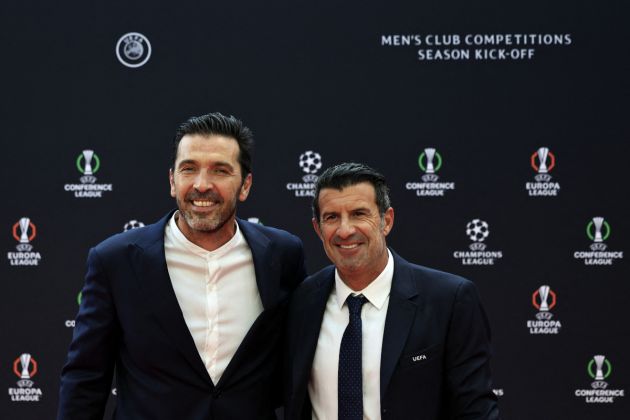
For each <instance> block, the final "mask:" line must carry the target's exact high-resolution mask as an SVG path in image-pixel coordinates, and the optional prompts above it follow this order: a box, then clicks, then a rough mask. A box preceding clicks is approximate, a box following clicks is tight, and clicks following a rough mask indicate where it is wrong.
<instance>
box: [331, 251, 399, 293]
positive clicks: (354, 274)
mask: <svg viewBox="0 0 630 420" xmlns="http://www.w3.org/2000/svg"><path fill="white" fill-rule="evenodd" d="M388 259H389V254H388V253H385V258H383V259H382V260H381V261H379V263H378V264H376V265H375V266H374V267H373V268H372V269H370V270H352V269H347V270H343V269H339V268H337V271H338V272H339V277H340V278H341V280H343V282H344V283H345V284H346V286H348V287H349V288H351V289H352V290H353V291H355V292H358V291H360V290H363V289H365V288H366V287H368V286H369V285H370V284H371V283H372V282H373V281H374V280H376V278H377V277H378V276H379V275H380V274H381V273H382V272H383V270H385V267H387V261H388Z"/></svg>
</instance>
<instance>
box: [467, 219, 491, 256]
mask: <svg viewBox="0 0 630 420" xmlns="http://www.w3.org/2000/svg"><path fill="white" fill-rule="evenodd" d="M466 235H468V237H469V238H470V239H471V240H472V241H474V243H473V244H471V246H470V247H471V249H473V250H482V251H483V250H484V249H485V248H486V246H485V244H482V243H481V242H483V241H485V240H486V238H487V237H488V235H490V227H489V226H488V223H486V222H484V221H483V220H480V219H473V220H471V221H470V222H468V224H467V225H466ZM473 245H474V247H473Z"/></svg>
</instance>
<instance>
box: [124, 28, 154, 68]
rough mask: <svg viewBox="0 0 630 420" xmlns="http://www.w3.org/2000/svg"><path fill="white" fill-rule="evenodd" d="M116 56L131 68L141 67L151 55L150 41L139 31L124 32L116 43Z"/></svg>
mask: <svg viewBox="0 0 630 420" xmlns="http://www.w3.org/2000/svg"><path fill="white" fill-rule="evenodd" d="M116 57H117V58H118V61H120V62H121V63H122V64H123V65H124V66H127V67H130V68H132V69H135V68H138V67H141V66H143V65H144V64H146V62H147V61H149V58H150V57H151V43H150V42H149V40H148V38H147V37H146V36H144V35H142V34H141V33H138V32H129V33H126V34H124V35H123V36H121V37H120V39H118V42H117V43H116Z"/></svg>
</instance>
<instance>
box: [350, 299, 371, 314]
mask: <svg viewBox="0 0 630 420" xmlns="http://www.w3.org/2000/svg"><path fill="white" fill-rule="evenodd" d="M365 302H367V299H366V298H365V296H363V295H359V296H354V295H349V296H348V298H347V299H346V304H347V305H348V310H349V311H350V313H351V314H353V315H357V314H360V313H361V307H362V306H363V304H364V303H365Z"/></svg>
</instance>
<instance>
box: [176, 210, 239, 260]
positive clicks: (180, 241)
mask: <svg viewBox="0 0 630 420" xmlns="http://www.w3.org/2000/svg"><path fill="white" fill-rule="evenodd" d="M178 217H182V216H181V214H180V212H179V210H177V211H176V212H175V213H173V216H171V220H169V222H168V224H169V227H170V230H171V233H172V234H173V239H174V242H175V244H176V245H177V246H179V247H184V248H186V249H187V250H189V251H190V252H192V253H194V254H197V255H199V256H200V257H204V258H213V257H218V256H221V255H224V254H226V253H227V252H229V251H230V250H232V249H234V247H236V246H237V245H238V244H239V243H241V241H243V240H244V238H243V234H242V233H241V229H240V227H239V226H238V223H236V221H234V224H235V225H236V230H235V232H234V236H232V237H231V238H230V240H229V241H227V242H226V243H224V244H223V245H221V246H220V247H219V248H217V249H215V250H214V251H208V250H206V249H203V248H202V247H200V246H199V245H196V244H194V243H192V242H191V241H189V240H188V238H186V236H184V234H183V233H182V231H181V230H179V226H177V218H178Z"/></svg>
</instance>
